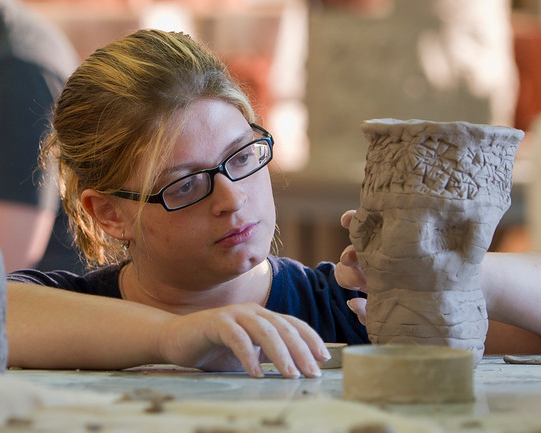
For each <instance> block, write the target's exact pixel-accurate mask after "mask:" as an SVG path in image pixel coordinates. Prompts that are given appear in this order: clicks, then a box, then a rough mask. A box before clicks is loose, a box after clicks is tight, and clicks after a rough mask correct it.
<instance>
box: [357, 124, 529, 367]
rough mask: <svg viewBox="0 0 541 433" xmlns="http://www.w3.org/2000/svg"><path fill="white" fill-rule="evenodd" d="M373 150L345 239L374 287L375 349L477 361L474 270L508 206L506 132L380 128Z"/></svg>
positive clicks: (484, 323)
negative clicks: (428, 350)
mask: <svg viewBox="0 0 541 433" xmlns="http://www.w3.org/2000/svg"><path fill="white" fill-rule="evenodd" d="M362 127H363V131H364V133H365V135H366V137H367V139H368V140H369V144H370V145H369V148H368V152H367V157H366V159H367V162H366V169H365V178H364V181H363V184H362V188H361V205H360V208H359V209H358V210H357V212H356V213H355V216H354V218H353V219H352V221H351V224H350V238H351V241H352V243H353V245H354V247H355V250H356V252H357V258H358V261H359V264H360V266H361V268H362V270H363V272H364V274H365V276H366V281H367V283H368V286H369V287H370V295H369V298H368V303H367V306H366V309H367V311H366V314H367V315H366V320H367V323H366V325H367V330H368V334H369V337H370V340H371V341H372V343H375V344H378V343H379V344H384V343H396V344H400V343H402V344H404V343H406V344H436V345H449V346H453V347H457V348H465V349H469V350H472V351H473V352H474V359H475V362H476V363H477V362H478V361H479V360H480V359H481V357H482V355H483V351H484V340H485V337H486V332H487V329H488V318H487V311H486V305H485V299H484V297H483V293H482V290H481V285H480V263H481V260H482V259H483V257H484V255H485V253H486V251H487V250H488V247H489V245H490V242H491V240H492V236H493V234H494V230H495V228H496V226H497V224H498V223H499V221H500V219H501V217H502V216H503V214H504V212H505V211H506V210H507V209H508V207H509V205H510V201H511V200H510V191H511V184H512V168H513V161H514V155H515V151H516V148H517V146H518V144H519V142H520V141H521V140H522V138H523V137H524V133H523V132H522V131H518V130H516V129H512V128H505V127H495V126H487V125H473V124H469V123H466V122H449V123H438V122H428V121H420V120H410V121H399V120H395V119H380V120H371V121H366V122H363V126H362Z"/></svg>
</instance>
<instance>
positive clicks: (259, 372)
mask: <svg viewBox="0 0 541 433" xmlns="http://www.w3.org/2000/svg"><path fill="white" fill-rule="evenodd" d="M252 377H255V378H257V379H261V378H263V377H265V373H263V370H261V367H259V366H258V367H256V368H255V369H254V370H253V371H252Z"/></svg>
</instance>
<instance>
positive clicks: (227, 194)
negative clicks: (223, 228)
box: [210, 173, 247, 215]
mask: <svg viewBox="0 0 541 433" xmlns="http://www.w3.org/2000/svg"><path fill="white" fill-rule="evenodd" d="M210 197H211V200H212V204H211V211H212V213H213V214H214V215H221V214H223V213H228V212H236V211H238V210H240V209H241V208H242V207H243V206H244V203H245V202H246V198H247V195H246V192H245V191H244V185H243V181H242V180H240V181H237V182H233V181H232V180H229V179H228V178H227V177H226V176H225V175H224V174H222V173H218V174H217V175H216V176H215V177H214V190H213V192H212V194H211V196H210Z"/></svg>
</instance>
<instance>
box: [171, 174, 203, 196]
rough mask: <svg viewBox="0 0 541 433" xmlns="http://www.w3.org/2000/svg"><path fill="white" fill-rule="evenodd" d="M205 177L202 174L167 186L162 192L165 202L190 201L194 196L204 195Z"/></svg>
mask: <svg viewBox="0 0 541 433" xmlns="http://www.w3.org/2000/svg"><path fill="white" fill-rule="evenodd" d="M207 186H208V181H207V176H206V175H205V174H202V173H198V174H194V175H192V176H188V177H185V178H183V179H179V180H178V181H177V182H175V183H174V184H172V185H171V186H169V188H167V189H166V190H165V192H164V195H165V200H166V201H168V202H170V201H172V200H174V201H178V200H179V199H180V200H190V199H193V197H194V196H199V195H201V194H204V193H205V192H206V190H207Z"/></svg>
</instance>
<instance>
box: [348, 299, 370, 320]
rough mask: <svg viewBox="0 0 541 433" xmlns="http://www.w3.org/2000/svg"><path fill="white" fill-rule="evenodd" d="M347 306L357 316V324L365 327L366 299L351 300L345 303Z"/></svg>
mask: <svg viewBox="0 0 541 433" xmlns="http://www.w3.org/2000/svg"><path fill="white" fill-rule="evenodd" d="M347 305H348V307H349V309H350V310H351V311H353V312H354V313H355V314H356V315H357V317H358V318H359V322H361V323H362V324H363V325H366V299H365V298H353V299H350V300H349V301H347Z"/></svg>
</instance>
